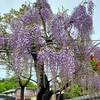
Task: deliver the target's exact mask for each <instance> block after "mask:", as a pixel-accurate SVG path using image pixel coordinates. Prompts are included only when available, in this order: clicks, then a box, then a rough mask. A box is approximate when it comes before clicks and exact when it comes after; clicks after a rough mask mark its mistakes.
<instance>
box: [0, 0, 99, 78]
mask: <svg viewBox="0 0 100 100" xmlns="http://www.w3.org/2000/svg"><path fill="white" fill-rule="evenodd" d="M25 1H27V0H0V12H1V14H2V15H3V14H4V13H8V12H9V10H10V9H11V8H13V9H16V10H18V9H19V7H21V5H22V4H24V3H25ZM29 1H30V2H32V3H33V2H35V1H36V0H29ZM84 1H85V0H84ZM87 1H88V0H87ZM48 2H49V3H50V5H51V8H52V10H53V12H57V11H58V8H60V9H61V7H62V6H64V8H65V9H69V11H68V13H69V14H70V13H71V12H72V11H73V8H74V7H75V6H77V5H78V4H80V3H81V2H82V0H48ZM93 2H94V4H95V8H94V16H93V24H94V32H95V34H94V35H93V36H92V39H93V40H97V39H99V40H100V0H93ZM4 72H5V71H4V70H1V69H0V77H5V73H4Z"/></svg>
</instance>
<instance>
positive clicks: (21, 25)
mask: <svg viewBox="0 0 100 100" xmlns="http://www.w3.org/2000/svg"><path fill="white" fill-rule="evenodd" d="M93 10H94V4H93V2H92V1H91V0H89V1H88V2H82V3H80V4H79V5H78V6H77V7H75V8H74V9H73V12H72V14H71V15H68V14H67V12H66V10H62V11H59V12H58V13H57V14H54V13H53V12H52V10H51V7H50V5H49V4H48V2H47V0H37V1H36V2H35V3H29V4H26V8H25V11H24V13H22V14H20V16H19V18H18V19H11V21H10V27H11V33H10V34H8V35H4V36H1V38H0V45H1V46H3V45H4V44H5V43H6V47H5V48H6V50H7V52H8V53H9V55H10V57H11V61H12V64H13V66H14V71H15V73H16V76H17V77H18V79H20V77H21V74H22V72H21V70H20V69H23V68H24V67H23V64H24V62H25V60H24V59H27V61H26V62H28V61H29V62H31V57H32V58H33V61H34V68H35V72H36V77H37V86H38V90H37V100H50V98H51V96H52V95H53V94H55V93H58V92H60V93H61V92H62V91H63V90H64V89H66V88H67V87H68V86H69V85H72V84H73V83H74V82H76V83H79V84H81V85H82V89H83V91H84V89H87V90H88V91H90V92H91V90H93V91H96V90H100V86H99V83H100V77H99V75H97V74H95V73H93V71H92V67H91V66H90V59H89V56H90V53H91V48H92V46H93V45H92V42H91V35H92V33H93V21H92V16H93ZM33 61H32V62H33ZM58 81H59V82H58ZM51 85H53V86H54V87H53V89H52V88H50V86H51ZM57 86H58V87H59V88H58V87H57ZM93 88H94V89H93ZM22 100H23V99H22Z"/></svg>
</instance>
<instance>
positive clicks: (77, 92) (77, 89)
mask: <svg viewBox="0 0 100 100" xmlns="http://www.w3.org/2000/svg"><path fill="white" fill-rule="evenodd" d="M65 95H66V97H67V98H73V97H78V96H82V95H84V94H83V93H82V87H81V86H80V85H79V84H76V83H74V84H73V86H72V87H71V86H69V87H68V89H67V90H66V92H65Z"/></svg>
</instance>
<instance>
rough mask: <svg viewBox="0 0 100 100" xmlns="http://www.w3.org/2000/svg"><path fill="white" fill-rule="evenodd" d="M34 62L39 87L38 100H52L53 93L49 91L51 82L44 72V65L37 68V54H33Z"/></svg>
mask: <svg viewBox="0 0 100 100" xmlns="http://www.w3.org/2000/svg"><path fill="white" fill-rule="evenodd" d="M32 56H33V59H34V62H35V70H36V75H37V83H38V84H37V85H38V93H37V100H50V97H51V96H52V94H53V92H52V91H49V87H50V86H49V81H48V78H47V76H46V74H45V72H44V64H43V65H41V66H37V54H32Z"/></svg>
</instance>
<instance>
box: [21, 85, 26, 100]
mask: <svg viewBox="0 0 100 100" xmlns="http://www.w3.org/2000/svg"><path fill="white" fill-rule="evenodd" d="M24 88H25V87H24V86H21V95H20V100H24Z"/></svg>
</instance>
